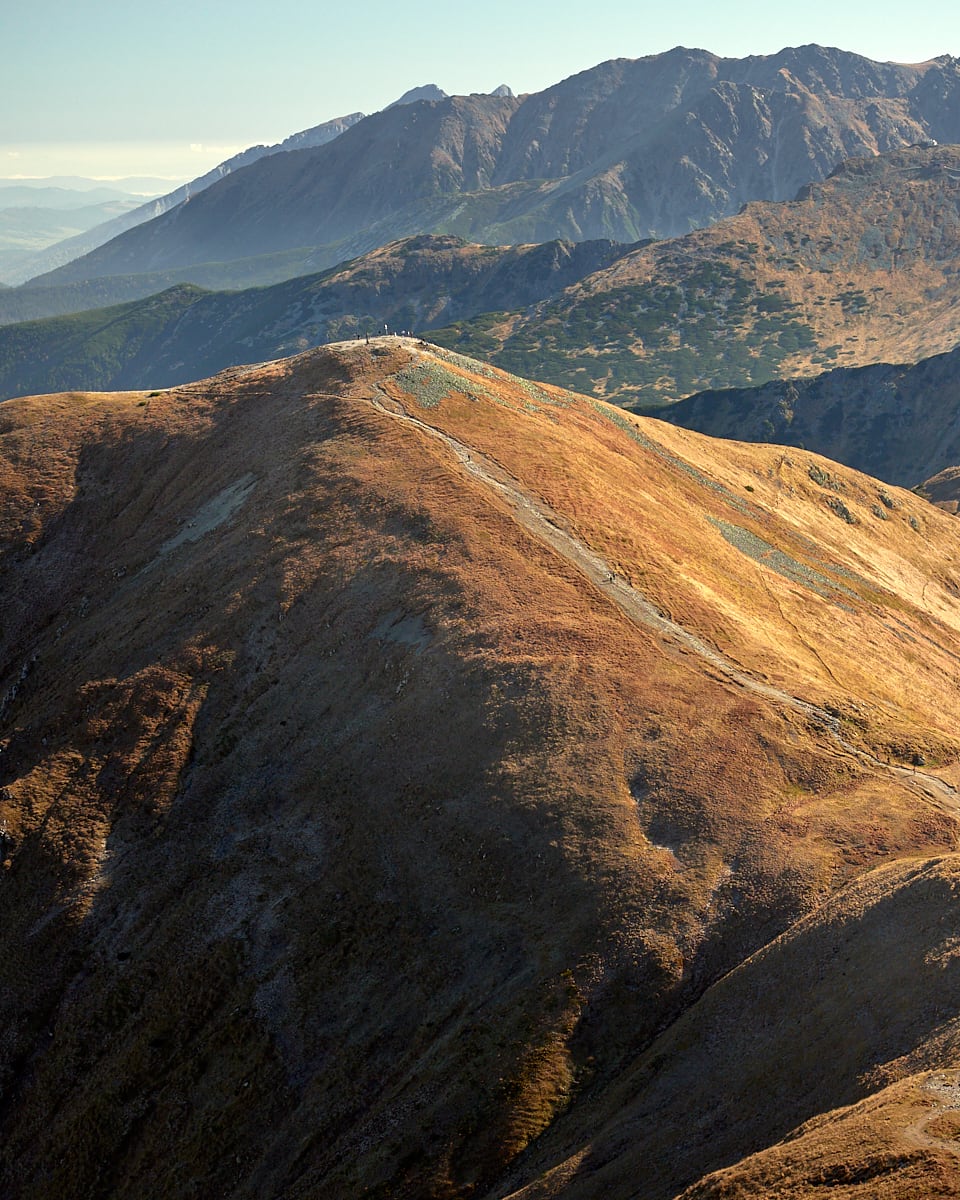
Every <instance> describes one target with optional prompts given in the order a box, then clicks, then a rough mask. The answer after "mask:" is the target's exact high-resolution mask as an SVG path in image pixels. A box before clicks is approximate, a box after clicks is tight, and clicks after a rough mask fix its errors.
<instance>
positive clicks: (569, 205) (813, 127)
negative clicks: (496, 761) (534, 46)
mask: <svg viewBox="0 0 960 1200" xmlns="http://www.w3.org/2000/svg"><path fill="white" fill-rule="evenodd" d="M958 95H960V75H958V69H957V63H956V62H955V60H953V59H950V58H942V59H936V60H934V61H933V62H931V63H925V64H922V65H920V66H916V67H901V66H892V65H890V64H881V63H874V62H871V61H870V60H868V59H864V58H859V57H858V56H856V55H852V54H846V53H843V52H841V51H837V50H828V49H824V48H822V47H819V46H808V47H802V48H800V49H795V50H786V51H783V52H782V53H781V54H778V55H773V56H770V57H766V58H749V59H744V60H738V59H720V58H717V57H716V56H714V55H711V54H708V53H707V52H705V51H702V50H685V49H682V48H678V49H676V50H672V51H670V52H669V53H667V54H662V55H656V56H653V57H650V58H644V59H638V60H635V61H630V60H626V59H618V60H615V61H612V62H608V63H603V64H601V65H600V66H598V67H596V68H594V69H592V70H590V71H585V72H582V73H581V74H579V75H576V76H573V77H572V78H571V79H568V80H565V81H563V82H562V83H559V84H557V85H555V86H554V87H552V88H549V89H547V90H546V91H544V92H541V93H538V94H536V95H532V96H526V97H522V98H521V99H516V98H514V97H512V96H505V95H498V96H471V97H447V98H444V99H441V100H437V101H434V102H424V103H419V104H413V105H405V106H401V107H394V108H391V109H388V110H387V111H385V112H383V113H379V114H376V115H375V116H373V117H369V118H367V119H366V120H365V121H362V122H360V123H359V124H358V125H356V126H354V127H353V128H352V129H350V130H348V131H347V132H346V133H345V134H344V135H343V136H342V138H338V139H337V141H336V142H334V143H332V144H331V145H330V146H327V147H320V148H318V149H316V150H311V151H309V152H305V153H304V154H303V155H302V156H300V157H295V156H291V155H285V156H284V157H283V158H282V159H271V160H269V161H262V162H260V163H255V164H253V165H252V166H250V167H249V168H247V169H246V170H244V171H242V172H238V173H236V174H234V175H231V177H230V178H228V179H226V180H224V181H223V182H222V183H220V184H217V185H216V186H215V187H213V188H210V189H208V190H207V191H206V192H205V193H204V194H203V196H202V197H197V198H196V199H195V200H194V201H192V202H191V204H190V205H189V206H187V207H183V208H181V209H178V210H177V211H176V215H175V216H174V215H173V214H168V215H167V216H166V217H161V218H159V219H158V221H156V222H154V223H151V225H149V226H147V227H143V228H141V229H140V230H139V231H136V232H130V233H128V234H125V235H123V237H121V238H120V239H117V240H116V241H115V242H113V243H111V244H110V245H109V246H108V247H104V248H101V249H100V250H98V251H96V252H95V253H94V254H92V255H88V256H86V257H85V258H84V259H82V260H79V261H78V262H76V263H73V264H69V265H68V266H67V267H65V268H63V269H62V270H61V271H59V272H56V273H54V275H53V276H52V277H51V278H50V280H49V281H50V282H62V281H67V280H76V279H83V278H90V277H96V276H102V275H111V274H128V273H137V272H142V271H148V270H154V269H162V268H166V267H170V266H180V267H186V266H189V265H191V264H197V263H202V262H207V261H212V260H221V259H224V258H226V259H235V258H241V257H248V256H250V255H254V254H260V253H268V252H275V251H279V250H283V249H289V248H292V247H298V246H323V247H325V248H326V252H327V253H328V254H329V255H331V256H336V255H337V254H339V258H340V259H343V258H346V257H348V256H349V255H351V254H356V253H362V252H363V251H366V250H370V249H372V248H374V247H375V246H377V245H381V244H383V243H384V242H386V241H389V240H391V239H392V238H396V237H400V236H406V235H409V234H413V233H418V232H454V233H457V234H460V235H462V236H465V237H469V238H471V239H473V240H476V241H486V242H507V241H510V242H521V241H545V240H549V239H552V238H557V237H566V238H573V239H576V240H581V239H590V238H602V237H603V238H613V239H615V240H618V241H625V242H631V241H637V240H639V239H641V238H644V237H650V236H672V235H676V234H681V233H685V232H687V231H689V230H690V229H691V228H693V227H696V226H701V225H705V224H707V223H709V222H711V221H714V220H716V219H718V218H719V217H723V216H726V215H729V214H731V213H733V212H736V210H737V209H738V208H739V207H740V205H741V204H743V203H744V202H746V201H748V200H782V199H786V198H788V197H790V196H792V195H793V194H794V193H795V192H796V190H797V188H798V187H800V186H801V185H802V184H804V183H806V182H807V181H809V180H811V179H820V178H823V177H824V176H825V175H826V174H828V173H829V172H830V171H831V170H832V169H833V168H834V167H835V166H836V164H837V163H838V162H839V161H840V160H841V159H843V158H847V157H849V156H851V155H862V154H875V153H880V152H885V151H888V150H891V149H894V148H896V147H898V146H902V145H904V144H911V143H913V142H916V141H917V140H919V139H921V138H923V137H933V138H936V139H937V140H940V141H948V140H952V139H953V138H954V137H955V136H956V137H960V131H958V130H957V129H956V128H955V126H956V122H957V120H958V118H957V117H956V115H955V114H956V112H957V111H958V110H960V106H958V104H957V97H958ZM329 261H330V262H335V261H337V258H336V257H331V258H330V259H329Z"/></svg>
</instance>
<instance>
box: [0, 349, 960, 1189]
mask: <svg viewBox="0 0 960 1200" xmlns="http://www.w3.org/2000/svg"><path fill="white" fill-rule="evenodd" d="M817 472H819V477H817ZM827 474H829V476H830V479H831V480H832V485H831V486H828V485H827V483H825V482H824V478H823V477H824V476H826V475H827ZM0 482H2V488H0V496H2V506H0V547H2V549H0V554H2V566H3V570H2V572H0V588H2V603H3V609H4V613H5V619H4V622H3V627H2V630H0V672H2V676H0V695H2V697H3V700H2V712H0V722H2V724H0V744H2V751H3V753H2V755H0V775H2V779H0V822H2V825H3V830H4V833H3V847H2V857H3V860H4V861H3V869H2V872H0V893H2V904H3V910H4V920H3V922H2V924H0V944H2V953H0V980H2V983H3V986H2V988H0V1027H2V1029H3V1030H4V1035H3V1039H2V1042H0V1084H2V1088H3V1096H4V1102H3V1104H2V1105H0V1144H2V1146H3V1156H2V1159H0V1190H2V1191H4V1192H5V1193H6V1194H15V1195H17V1196H18V1197H21V1198H22V1200H34V1198H36V1200H39V1198H40V1197H44V1198H48V1197H52V1196H65V1195H93V1194H96V1195H100V1196H103V1197H133V1196H139V1195H143V1193H144V1189H145V1188H147V1189H149V1190H152V1191H153V1192H155V1193H157V1194H163V1195H164V1196H167V1197H171V1198H173V1200H176V1198H178V1197H186V1196H188V1195H191V1196H192V1195H196V1194H198V1193H200V1194H203V1195H211V1196H213V1195H216V1196H218V1197H223V1198H228V1197H229V1198H231V1200H232V1198H234V1197H236V1198H240V1197H250V1198H252V1197H255V1196H257V1197H259V1196H263V1195H276V1196H280V1195H283V1196H286V1197H290V1198H291V1200H292V1198H294V1197H297V1198H302V1200H306V1198H308V1197H309V1198H313V1197H321V1196H332V1195H337V1196H352V1195H360V1194H368V1195H372V1196H379V1197H383V1198H386V1197H411V1198H412V1197H437V1198H439V1197H446V1198H447V1200H451V1198H454V1197H457V1198H459V1197H464V1198H465V1197H467V1196H473V1197H490V1200H492V1198H493V1197H495V1196H496V1197H503V1196H505V1195H508V1194H510V1195H515V1196H523V1197H525V1198H531V1197H534V1196H537V1197H546V1196H563V1197H585V1198H586V1197H589V1198H591V1200H599V1197H601V1196H602V1197H604V1198H612V1200H618V1198H621V1197H622V1198H624V1200H626V1198H627V1197H632V1196H635V1195H638V1194H640V1195H644V1196H646V1197H651V1200H657V1198H659V1197H663V1198H664V1200H666V1198H669V1197H673V1196H676V1195H677V1194H678V1193H680V1192H681V1191H682V1190H683V1189H685V1188H696V1187H700V1188H713V1189H714V1191H713V1192H712V1193H710V1192H705V1193H704V1194H726V1195H728V1194H730V1192H729V1190H727V1191H726V1192H724V1191H723V1190H722V1188H721V1190H720V1191H719V1192H718V1191H717V1188H718V1187H719V1186H720V1185H718V1184H716V1183H715V1181H714V1180H712V1179H710V1178H708V1176H709V1175H710V1173H711V1172H716V1171H722V1170H734V1169H735V1170H738V1171H739V1172H740V1176H739V1177H740V1178H742V1179H744V1180H747V1181H754V1182H755V1181H756V1180H757V1179H763V1178H766V1177H767V1176H764V1175H763V1171H764V1170H766V1169H767V1168H766V1167H765V1166H764V1165H763V1163H762V1162H761V1163H760V1164H759V1165H757V1161H756V1160H755V1159H754V1158H752V1157H751V1156H757V1155H761V1156H762V1155H764V1154H768V1155H773V1154H781V1153H782V1154H783V1155H784V1156H787V1157H789V1156H793V1158H792V1159H791V1161H798V1158H799V1156H800V1154H801V1152H802V1156H803V1161H802V1163H801V1166H802V1171H801V1170H800V1168H799V1167H798V1168H797V1172H799V1174H798V1173H797V1172H795V1173H794V1174H795V1175H796V1176H797V1178H799V1179H800V1184H799V1185H798V1187H799V1189H800V1190H796V1189H795V1191H794V1193H791V1194H796V1195H803V1196H805V1197H807V1196H809V1197H811V1200H812V1197H813V1196H815V1195H820V1194H821V1193H820V1191H818V1190H817V1188H818V1187H819V1183H818V1182H817V1178H819V1177H815V1176H816V1170H818V1169H819V1170H821V1173H822V1172H827V1173H828V1174H829V1172H834V1174H833V1175H830V1176H829V1177H830V1178H840V1176H839V1175H837V1174H836V1172H838V1171H847V1172H850V1173H851V1175H850V1177H851V1178H852V1179H854V1180H856V1179H861V1178H879V1174H878V1171H879V1172H880V1173H882V1174H884V1176H885V1178H886V1177H889V1180H892V1185H891V1186H893V1187H894V1190H893V1191H888V1192H884V1193H883V1194H884V1195H890V1196H897V1197H900V1198H904V1200H905V1198H906V1197H907V1196H915V1195H917V1194H929V1195H938V1194H945V1193H943V1192H942V1188H941V1185H943V1186H950V1187H953V1188H954V1189H956V1187H957V1186H958V1184H960V1174H958V1171H960V1168H958V1164H957V1161H956V1156H955V1155H952V1154H950V1153H946V1152H944V1151H943V1149H942V1147H941V1146H940V1145H938V1144H937V1143H936V1142H934V1141H929V1140H926V1141H925V1140H923V1139H924V1138H933V1137H937V1136H939V1134H938V1133H937V1131H938V1130H944V1129H948V1127H949V1122H950V1120H952V1118H951V1117H950V1116H949V1113H950V1112H952V1111H953V1110H952V1109H950V1108H949V1103H952V1100H950V1099H949V1097H950V1096H952V1092H951V1093H947V1092H943V1091H942V1090H941V1091H939V1092H930V1091H929V1090H928V1091H925V1090H924V1089H925V1088H928V1081H927V1078H926V1074H925V1072H927V1071H928V1070H930V1069H931V1068H934V1067H935V1068H936V1070H937V1071H938V1072H939V1076H940V1077H941V1078H945V1077H946V1074H947V1073H952V1072H953V1071H954V1070H955V1069H956V1067H957V1066H960V1060H958V1047H957V1046H956V1044H955V1039H956V1034H955V1028H954V1027H955V1021H956V1014H957V1012H958V1011H960V972H958V970H957V966H956V964H957V958H956V954H955V947H954V945H953V942H954V939H953V935H952V930H953V928H954V925H955V923H956V922H955V917H956V904H957V901H956V894H957V887H956V885H957V870H958V867H957V864H958V859H957V856H956V854H955V847H956V843H957V836H958V833H960V807H958V797H957V792H956V787H957V784H958V783H960V765H958V763H960V739H958V737H957V733H956V730H957V728H958V727H960V697H958V694H957V692H956V689H955V688H954V687H953V681H954V679H955V676H956V666H957V663H958V661H960V601H958V599H957V596H958V595H960V526H958V525H957V522H956V520H955V519H954V518H953V517H951V516H949V515H948V514H945V513H943V512H941V511H939V510H938V509H936V508H934V507H933V506H931V505H929V504H927V503H926V502H925V501H923V500H921V499H920V498H918V497H917V496H914V495H912V494H910V493H907V492H902V491H900V490H898V489H881V488H880V487H879V486H878V485H877V484H876V482H875V481H874V480H872V479H870V478H868V477H867V476H863V475H859V474H857V473H856V472H853V471H850V470H847V469H845V468H841V467H836V466H834V465H833V464H830V463H827V462H826V461H825V460H822V459H818V458H816V457H815V456H812V455H810V454H808V453H805V452H802V451H794V450H791V451H790V452H789V453H787V452H785V451H783V450H782V449H777V448H773V447H766V446H751V445H747V444H735V443H719V442H713V441H710V440H709V439H705V438H703V437H701V436H699V435H697V434H695V433H691V432H689V431H686V430H683V429H678V428H675V427H672V426H670V425H665V424H663V423H660V422H656V421H653V420H648V419H647V420H645V419H642V418H635V417H632V416H630V415H627V414H624V413H623V412H621V411H619V410H617V409H613V408H610V407H608V406H606V405H604V404H603V403H601V402H599V401H596V400H594V399H590V398H586V397H578V396H575V395H572V394H570V393H565V392H562V391H560V390H558V389H553V388H548V387H547V388H545V387H541V386H539V385H536V384H532V383H529V382H527V381H524V380H522V379H519V378H516V377H510V376H505V375H503V374H502V373H499V372H497V371H495V370H493V369H492V368H489V367H486V366H484V365H482V364H479V363H476V362H472V361H470V360H467V359H462V358H460V357H459V356H456V355H451V354H449V353H448V352H444V351H441V350H432V349H430V348H428V347H424V346H422V345H420V344H417V343H415V342H413V341H407V340H401V339H382V340H381V339H378V340H376V341H374V342H372V343H371V344H370V345H366V344H365V343H359V344H358V343H356V342H350V343H344V344H341V345H340V346H333V347H329V348H325V349H323V350H318V351H312V352H309V353H307V354H304V355H302V356H299V357H297V358H294V359H289V360H283V361H277V362H274V363H270V364H265V365H263V366H260V367H256V368H248V369H237V370H233V371H230V372H226V373H224V374H223V375H220V376H218V377H216V378H214V379H210V380H205V381H202V382H200V383H197V384H191V385H187V386H184V387H180V388H174V389H171V390H169V391H164V392H162V393H160V394H156V395H149V396H148V395H146V394H144V393H136V392H133V393H121V394H113V395H103V394H100V395H96V394H87V395H84V394H77V393H72V394H66V395H60V396H53V397H42V398H36V399H26V400H16V401H11V402H9V403H7V404H4V405H3V406H2V408H0ZM884 497H885V499H884ZM878 507H881V508H882V510H883V511H882V513H880V514H879V515H878V514H877V512H876V511H875V509H876V508H878ZM950 1079H951V1080H952V1074H950ZM929 1086H939V1085H938V1084H935V1083H934V1084H930V1085H929ZM898 1088H899V1089H900V1090H899V1091H897V1090H896V1089H898ZM891 1089H893V1090H891ZM937 1097H939V1098H937ZM934 1104H937V1105H940V1106H941V1108H942V1109H943V1112H942V1113H940V1112H938V1113H937V1114H933V1115H936V1116H937V1117H938V1118H939V1117H940V1116H943V1121H941V1122H940V1123H937V1124H934V1123H933V1122H930V1123H925V1124H924V1123H923V1122H921V1124H922V1127H921V1126H918V1124H917V1122H918V1120H920V1119H921V1118H922V1119H923V1121H925V1120H926V1116H927V1112H926V1107H932V1106H933V1105H934ZM850 1106H853V1108H852V1109H851V1108H850ZM857 1106H860V1107H859V1108H858V1107H857ZM870 1106H873V1107H872V1108H870ZM881 1110H882V1111H881ZM878 1112H879V1113H880V1115H876V1114H877V1113H878ZM840 1121H843V1122H846V1126H845V1128H849V1129H850V1130H852V1131H853V1132H851V1133H850V1135H849V1136H846V1135H844V1136H842V1137H841V1136H839V1135H838V1133H837V1129H836V1127H837V1123H838V1122H840ZM818 1122H819V1124H818ZM801 1123H803V1124H802V1129H799V1134H800V1137H799V1138H798V1137H792V1138H791V1140H790V1141H789V1142H785V1140H784V1139H787V1138H788V1137H790V1136H791V1134H792V1132H796V1131H798V1128H799V1127H800V1126H801ZM265 1129H269V1130H270V1136H269V1137H268V1138H267V1137H264V1130H265ZM840 1133H841V1134H842V1133H843V1131H842V1130H841V1131H840ZM781 1145H784V1146H786V1149H784V1150H782V1151H781V1150H780V1149H778V1147H781ZM877 1163H880V1164H881V1165H880V1168H878V1167H877ZM803 1172H807V1174H803ZM865 1172H866V1174H864V1173H865ZM870 1172H872V1173H873V1174H872V1175H871V1174H870ZM792 1178H793V1176H791V1179H792ZM804 1180H806V1182H804ZM944 1181H946V1182H945V1183H944ZM745 1186H746V1185H745ZM751 1186H753V1183H751ZM897 1188H899V1190H896V1189H897ZM937 1188H941V1191H940V1192H938V1191H937V1190H936V1189H937ZM911 1189H912V1190H911ZM851 1194H856V1193H851ZM878 1194H879V1193H878Z"/></svg>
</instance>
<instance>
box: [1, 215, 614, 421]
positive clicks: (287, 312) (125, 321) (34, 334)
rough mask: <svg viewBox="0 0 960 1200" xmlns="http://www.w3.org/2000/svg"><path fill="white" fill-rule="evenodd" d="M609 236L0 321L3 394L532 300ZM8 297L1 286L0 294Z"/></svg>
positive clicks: (176, 377)
mask: <svg viewBox="0 0 960 1200" xmlns="http://www.w3.org/2000/svg"><path fill="white" fill-rule="evenodd" d="M628 250H629V247H628V246H621V245H619V244H617V243H615V242H608V241H597V242H578V243H573V242H550V243H546V244H543V245H532V246H510V247H501V248H497V247H494V246H476V245H470V244H468V243H466V242H463V241H461V240H460V239H458V238H453V237H435V236H429V235H424V236H422V237H418V238H409V239H406V240H405V241H401V242H395V243H392V244H391V245H388V246H386V247H384V248H383V249H381V250H377V251H374V252H372V253H371V254H368V255H364V256H363V257H362V258H359V259H357V260H355V261H354V262H352V263H349V264H346V265H345V266H341V267H336V268H333V269H331V270H330V271H327V272H325V273H323V274H319V275H309V276H302V277H299V278H297V279H291V280H288V281H286V282H284V283H279V284H275V285H274V286H273V287H268V288H250V289H247V290H245V291H240V292H217V293H210V292H204V291H202V290H201V289H200V288H197V287H195V286H191V285H179V286H177V287H174V288H170V289H168V290H167V291H165V292H163V293H161V294H159V295H155V296H151V297H148V298H146V299H143V300H135V301H131V302H130V303H128V304H124V305H118V306H113V307H110V308H101V309H95V310H93V311H90V312H85V313H79V314H74V315H71V316H63V317H56V318H50V319H48V320H45V321H30V322H24V323H21V324H16V325H8V326H5V327H2V328H0V398H4V399H5V398H7V397H10V396H13V395H23V394H25V393H27V392H34V393H39V392H49V391H62V390H64V389H67V388H79V387H84V388H99V389H107V388H126V387H141V386H143V387H166V386H169V385H170V384H174V383H182V382H184V381H186V380H189V379H193V378H196V377H197V375H198V374H203V373H204V372H207V373H209V372H213V371H218V370H222V369H223V368H224V367H228V366H233V365H235V364H237V363H243V362H257V361H261V360H264V359H270V358H279V357H281V356H283V355H287V354H294V353H297V352H298V351H300V350H303V349H305V348H307V347H309V346H314V345H317V344H318V343H320V342H325V341H330V340H336V339H338V338H345V337H353V336H355V335H356V334H357V333H362V334H367V333H375V332H378V331H382V330H383V327H384V324H387V325H388V326H389V327H390V328H391V329H415V330H423V329H427V328H430V327H431V326H433V325H439V324H444V323H446V322H447V321H450V320H455V319H459V318H461V317H462V318H469V317H473V316H475V315H476V314H478V313H485V312H487V311H488V310H490V309H491V308H492V307H494V306H495V305H496V304H498V303H499V302H500V301H501V299H502V297H503V296H505V295H509V296H510V297H511V301H512V303H514V304H517V305H534V304H536V303H537V302H538V301H541V300H543V299H544V298H546V297H548V296H553V295H556V294H557V293H558V292H560V291H562V290H563V289H564V288H566V287H569V286H570V285H571V284H573V283H576V282H577V281H578V280H579V279H582V278H583V277H584V276H587V275H591V274H593V273H595V272H597V271H598V270H601V269H602V268H604V267H607V266H609V265H610V263H612V262H614V261H615V260H616V259H617V258H618V257H619V256H620V255H622V254H625V253H626V252H627V251H628ZM4 299H5V300H6V297H5V298H4Z"/></svg>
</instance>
